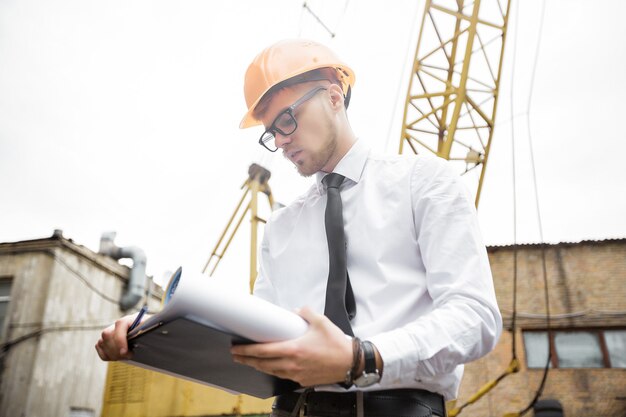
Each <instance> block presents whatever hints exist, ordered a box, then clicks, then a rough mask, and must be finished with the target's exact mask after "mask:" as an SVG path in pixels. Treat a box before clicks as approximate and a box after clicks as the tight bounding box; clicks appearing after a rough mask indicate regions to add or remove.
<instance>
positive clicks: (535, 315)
mask: <svg viewBox="0 0 626 417" xmlns="http://www.w3.org/2000/svg"><path fill="white" fill-rule="evenodd" d="M488 252H489V258H490V261H491V269H492V272H493V276H494V283H495V287H496V294H497V298H498V303H499V306H500V310H501V311H502V314H503V318H504V328H505V330H504V331H503V335H502V338H501V340H500V342H499V344H498V346H497V347H496V349H495V350H494V351H493V352H492V353H490V354H489V355H487V356H486V357H485V358H483V359H480V360H478V361H476V362H473V363H470V364H468V365H467V366H466V370H465V377H464V379H463V383H462V385H461V393H460V397H459V399H458V401H457V403H456V405H457V406H460V405H461V404H463V403H465V402H466V401H467V400H468V399H469V398H470V397H471V396H472V395H474V394H476V393H477V392H478V391H479V389H480V388H481V387H482V386H484V385H485V384H487V383H488V382H489V381H493V380H494V379H496V378H497V377H498V376H500V375H501V374H502V373H504V372H505V370H506V368H507V366H508V365H509V364H510V362H511V359H512V358H513V339H515V354H516V356H517V358H518V360H519V362H520V370H519V372H517V373H514V374H512V375H509V376H507V377H505V378H504V379H502V381H501V382H500V383H499V384H498V385H497V386H496V387H495V388H494V389H493V390H492V391H490V392H489V393H488V394H487V395H485V396H484V397H483V398H481V399H480V400H478V401H477V402H475V403H474V404H472V405H469V406H467V407H466V408H465V409H464V410H463V411H462V413H461V415H467V416H503V415H504V414H506V413H510V412H517V411H521V410H522V409H524V408H525V407H526V406H527V405H528V404H529V403H530V402H531V400H532V399H533V398H534V396H535V394H536V392H537V390H538V389H539V386H540V383H541V380H542V378H543V376H544V369H545V365H546V363H547V362H548V351H549V350H550V351H551V360H550V363H549V370H548V374H547V379H546V381H545V387H544V389H543V394H542V396H541V398H543V399H556V400H558V401H560V402H561V404H562V406H563V411H564V415H565V416H567V417H574V416H587V415H589V416H604V417H609V416H614V417H623V416H626V239H619V240H604V241H583V242H580V243H559V244H555V245H545V246H542V245H521V246H518V247H517V249H516V248H514V247H512V246H505V247H491V248H488ZM515 252H517V291H516V292H517V294H516V295H517V297H516V298H517V301H516V304H517V308H516V320H515V321H516V323H515V338H514V337H513V332H512V330H513V298H514V294H515V291H514V288H513V287H514V285H513V282H514V279H515V272H514V271H515V268H514V257H515ZM543 259H545V271H546V274H545V276H546V280H547V283H548V300H549V306H550V316H551V318H550V325H549V326H548V322H547V318H546V294H545V291H544V287H545V286H544V272H543V271H544V267H543V265H544V262H543ZM548 327H549V329H548ZM548 330H549V331H548ZM529 415H532V411H531V413H530V414H529Z"/></svg>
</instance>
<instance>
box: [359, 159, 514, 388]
mask: <svg viewBox="0 0 626 417" xmlns="http://www.w3.org/2000/svg"><path fill="white" fill-rule="evenodd" d="M411 193H412V205H413V219H414V226H415V230H416V234H417V242H418V247H419V252H420V255H421V257H422V261H423V263H424V266H425V269H426V280H427V283H426V285H427V290H428V293H429V295H430V297H431V298H432V300H433V308H432V310H431V311H430V312H429V313H428V314H426V315H424V316H421V317H419V318H418V319H416V320H415V321H413V322H411V323H409V324H408V325H406V326H404V327H401V328H398V329H395V330H391V331H389V332H385V333H382V334H378V335H376V336H374V337H372V338H370V340H371V341H372V342H373V343H374V344H375V346H376V347H377V349H378V350H379V352H380V354H381V356H382V358H383V361H384V372H383V378H382V380H381V386H385V385H398V384H405V383H414V381H418V382H422V380H428V379H429V378H433V377H438V376H441V375H443V374H451V373H454V372H455V371H456V368H457V366H459V365H461V364H463V363H466V362H469V361H473V360H475V359H478V358H480V357H481V356H483V355H485V354H487V353H488V352H489V351H491V350H492V349H493V348H494V347H495V344H496V343H497V341H498V338H499V337H500V333H501V331H502V318H501V315H500V311H499V309H498V306H497V302H496V297H495V291H494V288H493V279H492V276H491V269H490V267H489V260H488V257H487V251H486V248H485V245H484V244H483V242H482V238H481V236H480V231H479V227H478V219H477V217H476V210H475V207H474V203H473V201H472V199H471V196H470V195H469V192H468V190H467V188H466V187H465V185H464V184H463V183H462V180H461V179H460V177H459V175H458V174H456V173H454V172H453V171H452V170H451V169H450V166H449V164H448V162H447V161H444V160H441V159H438V158H423V157H422V158H418V159H417V161H416V164H415V166H414V170H413V173H412V178H411Z"/></svg>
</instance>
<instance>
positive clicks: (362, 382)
mask: <svg viewBox="0 0 626 417" xmlns="http://www.w3.org/2000/svg"><path fill="white" fill-rule="evenodd" d="M378 381H380V374H379V373H378V370H376V372H374V373H371V374H366V373H365V372H363V374H361V376H359V377H358V378H357V379H355V380H354V385H356V386H357V387H369V386H370V385H373V384H375V383H377V382H378Z"/></svg>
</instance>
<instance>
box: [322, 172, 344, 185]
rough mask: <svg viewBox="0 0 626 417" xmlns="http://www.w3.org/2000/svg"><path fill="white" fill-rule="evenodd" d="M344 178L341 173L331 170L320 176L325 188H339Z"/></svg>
mask: <svg viewBox="0 0 626 417" xmlns="http://www.w3.org/2000/svg"><path fill="white" fill-rule="evenodd" d="M344 179H345V177H344V176H343V175H341V174H337V173H336V172H332V173H330V174H328V175H326V176H325V177H324V178H322V184H324V185H325V186H326V188H339V186H340V185H341V183H342V182H343V180H344Z"/></svg>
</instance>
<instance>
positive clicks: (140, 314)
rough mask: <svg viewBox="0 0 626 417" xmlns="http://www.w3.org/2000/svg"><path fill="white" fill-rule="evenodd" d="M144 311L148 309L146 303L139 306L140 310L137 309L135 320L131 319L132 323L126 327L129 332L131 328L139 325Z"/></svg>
mask: <svg viewBox="0 0 626 417" xmlns="http://www.w3.org/2000/svg"><path fill="white" fill-rule="evenodd" d="M146 311H148V305H147V304H144V305H143V307H141V310H139V314H137V317H136V318H135V321H133V324H131V325H130V327H129V328H128V332H129V333H130V331H131V330H133V329H134V328H135V327H137V326H138V325H139V323H140V322H141V318H142V317H143V315H144V314H146Z"/></svg>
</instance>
